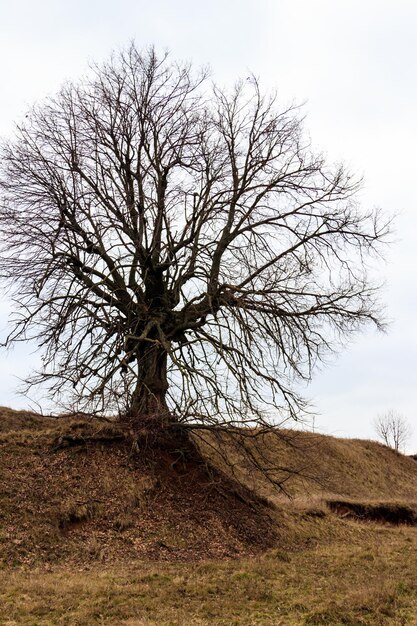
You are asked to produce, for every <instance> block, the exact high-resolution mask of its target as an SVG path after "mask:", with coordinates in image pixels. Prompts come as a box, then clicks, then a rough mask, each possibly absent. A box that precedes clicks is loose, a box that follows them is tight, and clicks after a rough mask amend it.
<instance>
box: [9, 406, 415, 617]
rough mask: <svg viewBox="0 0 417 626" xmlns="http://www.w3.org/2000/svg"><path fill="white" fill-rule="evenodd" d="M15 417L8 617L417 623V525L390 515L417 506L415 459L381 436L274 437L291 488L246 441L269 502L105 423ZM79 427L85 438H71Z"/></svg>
mask: <svg viewBox="0 0 417 626" xmlns="http://www.w3.org/2000/svg"><path fill="white" fill-rule="evenodd" d="M2 418H3V427H2V429H1V431H2V432H0V454H1V461H2V462H1V464H0V494H1V495H0V505H1V507H0V589H1V591H0V625H3V626H17V625H18V626H21V625H22V626H61V625H62V626H64V625H66V626H77V625H78V626H90V625H91V626H92V625H109V626H110V625H111V626H139V625H148V626H149V625H158V626H159V625H162V626H163V625H167V626H168V625H175V624H184V625H186V626H188V625H192V624H201V625H203V624H213V625H221V624H225V625H226V624H228V625H232V624H237V625H239V624H242V625H248V626H249V625H258V624H259V625H264V624H265V625H269V624H270V625H275V626H279V625H282V626H295V625H301V624H312V625H325V624H328V625H331V626H337V625H339V624H348V625H351V626H360V625H369V626H372V625H382V626H384V625H393V626H394V625H398V626H399V625H408V624H410V625H413V624H416V625H417V617H416V616H417V527H413V526H412V525H411V523H410V522H408V525H407V524H406V525H400V526H398V525H397V526H394V525H392V524H387V523H386V522H387V521H389V522H392V521H395V520H393V519H389V520H387V511H388V513H389V514H390V515H394V513H395V514H396V515H397V516H400V517H401V516H404V515H405V513H406V512H407V511H413V512H415V509H414V505H413V502H416V501H417V497H416V488H415V484H416V478H417V464H416V462H415V461H414V460H413V459H410V458H407V457H403V456H401V455H398V454H396V453H394V452H392V451H391V450H389V449H387V448H385V447H383V446H381V445H379V444H376V443H373V442H363V441H359V440H337V439H334V438H331V437H322V436H318V435H313V434H311V433H290V434H291V440H290V441H289V442H287V443H284V442H283V441H282V440H279V439H277V438H274V439H272V440H271V441H270V442H269V450H270V451H269V454H270V455H271V458H273V459H275V460H276V459H278V460H279V464H280V465H281V466H282V467H287V468H289V467H294V468H300V466H301V464H302V468H303V472H302V473H301V474H298V475H295V476H293V478H292V479H290V480H288V482H287V488H288V489H289V491H290V492H291V493H292V495H293V496H294V497H293V499H292V500H291V501H289V500H288V499H285V498H283V497H279V496H276V495H273V493H272V491H271V489H270V486H268V484H267V483H266V482H265V481H264V480H263V478H262V476H261V475H259V474H256V472H253V473H252V474H251V473H250V472H249V471H248V468H247V467H245V464H244V463H241V460H240V459H239V454H238V451H236V450H231V454H232V455H236V456H235V457H234V460H235V461H236V467H235V471H236V472H237V473H238V474H239V478H240V479H241V480H243V481H244V482H246V483H247V484H249V485H250V486H252V487H253V488H255V489H256V490H257V492H258V493H260V494H261V495H262V496H264V497H265V496H266V497H268V498H270V499H274V502H275V504H276V508H275V509H268V508H263V507H261V508H259V500H256V499H255V500H253V501H245V497H242V494H243V495H245V492H244V491H243V492H241V493H238V492H237V493H236V494H235V495H234V496H233V494H231V490H230V488H228V489H226V490H225V489H224V488H222V485H221V484H218V483H217V482H216V481H214V482H213V481H212V482H210V481H209V482H207V477H206V478H204V479H203V477H202V474H201V473H199V469H198V468H194V469H193V470H192V471H194V472H195V473H194V474H192V472H191V474H190V467H188V470H187V471H186V472H185V473H184V472H182V471H181V464H180V466H179V467H177V469H176V470H175V473H173V472H172V459H171V460H170V459H169V458H166V459H165V461H164V459H162V458H159V459H154V460H155V463H156V465H157V466H158V467H159V469H158V467H150V466H149V464H142V463H141V462H140V460H138V459H137V458H136V459H135V458H134V455H132V454H131V449H130V448H129V446H128V445H127V443H126V442H123V441H121V440H117V441H115V442H114V444H108V443H104V442H102V443H98V444H94V443H92V442H91V437H92V436H95V435H96V434H97V433H98V432H100V433H101V434H103V432H104V431H103V425H102V424H98V423H95V422H91V423H86V422H85V421H83V420H53V419H44V418H40V417H39V416H36V415H33V414H21V413H16V412H13V411H11V410H10V409H7V410H2V409H0V423H1V421H2ZM106 428H107V430H106V437H107V438H108V436H111V433H112V432H113V433H116V432H117V429H116V430H114V429H115V427H114V426H106ZM100 429H101V430H100ZM67 436H70V437H75V438H79V437H81V438H82V437H84V438H85V441H86V443H85V445H79V446H78V445H77V446H72V445H70V446H68V447H65V446H64V447H62V446H61V447H59V446H58V447H57V445H56V444H57V442H59V441H60V440H61V442H62V441H64V439H65V437H67ZM63 437H64V439H63ZM295 441H296V442H297V443H298V444H299V445H298V446H294V445H293V443H295ZM266 443H268V442H266ZM214 456H215V455H214V452H212V460H215V459H214ZM217 462H218V464H219V465H221V460H220V459H217ZM301 462H302V463H301ZM239 463H240V464H239ZM168 479H169V480H168ZM229 487H230V485H229ZM393 493H395V496H396V500H395V501H393V500H392V494H393ZM332 503H333V504H332ZM335 503H337V504H335ZM342 506H344V507H345V509H343V510H342V509H341V507H342ZM338 507H339V509H338ZM346 507H347V510H346ZM332 509H333V511H332ZM381 511H382V512H383V514H384V515H385V518H383V516H382V517H381V515H380V516H379V517H378V515H379V514H380V513H381ZM377 513H378V515H377ZM381 521H382V522H383V523H381ZM396 521H397V522H398V521H404V519H403V518H401V520H398V519H397V520H396ZM271 524H272V526H273V527H274V529H275V532H274V533H272V534H269V533H270V532H271ZM268 546H269V547H268ZM249 557H250V558H249Z"/></svg>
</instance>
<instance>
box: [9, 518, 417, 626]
mask: <svg viewBox="0 0 417 626" xmlns="http://www.w3.org/2000/svg"><path fill="white" fill-rule="evenodd" d="M416 539H417V537H416V530H415V529H411V528H407V529H399V528H382V529H380V528H378V527H376V526H367V527H366V528H363V529H360V528H359V527H357V526H356V527H354V526H352V524H347V525H346V536H345V538H344V539H338V540H337V541H333V542H331V543H328V544H324V545H323V544H322V543H317V544H316V542H315V541H313V545H311V546H310V547H304V549H302V550H282V549H275V550H272V551H269V552H268V553H266V554H265V555H264V556H262V557H258V558H257V559H251V560H239V561H223V562H212V561H211V562H204V563H149V562H136V563H130V564H123V565H112V566H106V567H102V566H100V567H98V566H97V565H93V566H88V567H79V568H76V569H69V568H67V567H65V566H58V567H56V566H53V567H50V568H48V569H45V568H38V569H36V570H35V571H29V570H26V571H25V570H22V569H17V570H16V569H15V570H13V571H12V572H10V571H9V572H6V571H0V585H1V589H2V592H1V594H2V598H1V602H2V606H3V609H2V611H0V615H1V618H2V619H3V621H1V620H0V623H1V624H3V625H4V626H6V625H8V626H12V625H13V626H17V625H19V626H35V624H36V626H61V625H66V626H90V625H91V626H92V625H97V624H100V625H103V626H104V625H108V626H138V625H139V624H143V625H145V624H146V625H158V626H163V625H167V626H168V625H174V624H182V625H186V626H188V625H191V624H213V625H214V624H215V625H221V624H224V625H226V624H227V625H233V624H236V625H238V624H239V625H240V624H241V625H248V626H249V625H251V626H252V625H258V624H259V625H268V624H270V625H274V626H279V625H282V626H295V625H301V624H312V625H322V624H323V625H324V624H328V625H329V626H337V625H339V624H348V625H351V626H359V625H369V626H371V625H372V626H375V625H381V626H382V625H398V626H399V625H408V624H409V625H412V624H417V618H416V617H415V616H416V615H417V587H416V581H417V541H416Z"/></svg>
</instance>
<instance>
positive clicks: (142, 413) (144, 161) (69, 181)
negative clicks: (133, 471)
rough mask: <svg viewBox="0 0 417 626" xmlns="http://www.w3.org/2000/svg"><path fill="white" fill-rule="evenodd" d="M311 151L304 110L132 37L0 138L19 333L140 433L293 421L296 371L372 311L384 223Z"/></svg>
mask: <svg viewBox="0 0 417 626" xmlns="http://www.w3.org/2000/svg"><path fill="white" fill-rule="evenodd" d="M359 185H360V181H358V180H357V179H356V178H354V177H352V176H351V175H350V174H349V173H348V172H346V171H345V170H344V168H343V167H342V166H336V167H330V166H328V165H327V164H326V162H325V160H324V158H323V157H322V156H320V155H319V156H317V155H315V154H314V153H313V152H312V151H311V149H310V146H309V143H308V141H307V139H306V138H305V136H304V135H303V132H302V127H301V120H300V119H299V116H298V109H297V108H296V107H292V106H291V107H288V108H281V109H280V108H278V105H277V102H276V97H275V96H274V95H272V96H265V95H263V94H262V93H261V90H260V87H259V84H258V81H257V80H256V79H255V78H251V79H250V80H245V81H242V82H238V83H237V84H236V85H235V87H234V88H233V89H232V90H230V91H225V90H222V89H220V88H219V87H216V86H212V84H211V83H210V82H209V81H208V80H207V75H206V73H205V72H204V71H202V72H199V73H196V72H194V71H193V70H192V68H191V67H190V65H187V64H179V63H174V62H171V61H170V59H169V58H168V57H167V56H166V55H165V56H162V57H158V55H157V54H156V53H155V51H154V50H153V49H150V50H148V51H146V52H140V51H138V50H137V49H136V48H135V46H134V45H132V46H130V47H129V48H128V49H126V50H125V51H123V52H121V53H120V54H117V55H114V56H113V57H112V58H111V59H110V61H109V62H107V63H105V64H103V65H102V66H100V67H95V68H93V72H92V74H91V75H90V77H89V78H87V79H85V80H83V81H82V82H80V83H79V84H66V85H65V86H64V87H63V88H62V89H61V91H60V92H59V94H58V95H57V96H56V97H55V98H50V99H49V100H47V101H45V102H44V103H43V104H41V105H39V106H35V107H34V108H33V109H32V110H31V111H30V112H29V113H28V115H27V116H26V119H25V120H24V123H22V124H20V125H19V126H17V130H16V135H15V137H14V139H12V140H11V141H6V142H4V143H3V146H2V149H1V173H0V194H1V205H0V231H1V242H2V243H1V264H0V274H1V277H2V278H3V281H4V284H6V285H8V288H9V289H10V291H11V294H12V297H13V302H14V306H15V313H14V315H13V319H12V330H11V332H10V335H9V336H8V338H7V341H6V345H11V344H13V343H14V342H16V341H26V340H28V339H30V340H33V341H35V342H37V345H38V346H39V348H40V349H41V350H42V354H43V369H42V371H41V372H38V373H37V374H35V375H34V376H33V377H32V378H31V379H30V381H29V385H32V384H36V383H40V382H45V381H46V382H48V383H49V385H50V390H51V392H52V394H53V397H55V398H56V399H57V400H60V399H61V400H62V398H64V399H65V398H67V397H68V394H69V393H71V394H72V395H73V396H74V397H75V399H76V400H77V401H78V403H79V406H80V409H82V410H87V411H93V410H94V411H112V410H114V407H115V406H116V407H118V408H119V410H120V412H121V414H123V416H124V417H125V418H126V419H129V420H131V421H132V422H133V423H135V424H136V425H137V426H138V427H139V426H140V424H141V423H142V422H143V421H144V420H145V419H147V420H148V421H149V419H150V418H152V420H153V421H154V423H155V428H166V427H167V425H168V424H173V423H175V424H177V425H178V424H182V425H184V427H186V428H191V427H196V426H199V427H203V428H215V427H217V426H219V425H221V424H229V425H230V424H232V425H239V424H240V425H241V424H243V423H250V424H258V425H259V424H262V425H267V424H269V423H275V422H276V421H277V419H283V416H284V415H289V416H291V417H293V418H295V419H298V418H299V417H300V416H301V415H302V412H303V410H304V409H305V402H304V400H303V398H302V397H300V396H299V394H298V393H297V391H296V380H297V379H299V378H301V379H309V378H310V375H311V372H312V368H313V366H314V364H315V363H316V362H317V361H320V360H322V359H323V357H324V356H325V355H326V354H328V352H329V350H332V349H334V348H335V347H337V346H338V345H339V344H340V342H343V341H344V340H346V339H347V338H349V336H350V335H351V334H352V333H354V332H356V331H357V330H359V329H360V328H361V327H362V326H363V325H364V324H365V323H367V322H371V323H373V324H376V325H377V326H379V325H380V319H379V313H378V309H377V305H376V299H375V298H376V288H375V286H373V285H372V284H371V283H370V281H369V280H368V277H367V272H366V259H367V258H369V254H372V253H373V252H377V250H378V244H379V242H380V241H381V239H383V237H384V235H385V234H386V232H387V225H386V224H385V223H381V222H380V220H379V219H378V216H377V215H376V214H375V213H374V212H372V211H370V212H365V211H363V210H361V208H360V207H359V206H358V204H357V201H356V199H355V198H356V196H355V194H356V192H357V190H358V188H359Z"/></svg>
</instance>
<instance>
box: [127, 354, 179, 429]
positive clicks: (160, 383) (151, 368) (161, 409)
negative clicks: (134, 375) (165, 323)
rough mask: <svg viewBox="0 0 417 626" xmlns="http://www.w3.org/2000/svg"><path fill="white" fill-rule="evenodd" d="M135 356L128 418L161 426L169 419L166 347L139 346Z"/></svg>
mask: <svg viewBox="0 0 417 626" xmlns="http://www.w3.org/2000/svg"><path fill="white" fill-rule="evenodd" d="M137 359H138V381H137V384H136V389H135V390H134V392H133V395H132V401H131V405H130V409H129V415H128V417H129V419H131V420H132V421H133V422H136V421H137V422H155V425H157V424H158V423H159V424H160V427H161V428H163V426H164V424H166V423H167V421H168V420H169V418H170V414H169V409H168V405H167V402H166V393H167V390H168V379H167V361H168V355H167V352H166V350H165V349H164V348H163V347H162V346H161V345H160V344H157V343H151V344H148V345H145V346H144V347H143V348H141V350H140V352H139V354H138V355H137Z"/></svg>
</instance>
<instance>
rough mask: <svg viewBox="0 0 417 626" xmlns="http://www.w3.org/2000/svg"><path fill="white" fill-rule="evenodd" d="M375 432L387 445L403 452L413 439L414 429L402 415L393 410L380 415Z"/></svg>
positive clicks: (375, 423)
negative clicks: (411, 438)
mask: <svg viewBox="0 0 417 626" xmlns="http://www.w3.org/2000/svg"><path fill="white" fill-rule="evenodd" d="M374 427H375V432H376V434H377V435H378V437H379V438H380V439H382V441H383V442H384V443H385V445H387V446H389V447H390V448H394V450H396V451H397V452H400V451H403V450H404V448H405V446H406V444H407V441H408V440H409V439H410V437H411V433H412V429H411V426H410V424H409V423H408V421H407V419H406V418H405V417H404V415H401V413H396V412H395V411H393V410H392V409H391V410H390V411H387V413H384V414H382V415H378V417H377V418H376V419H375V422H374Z"/></svg>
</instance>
